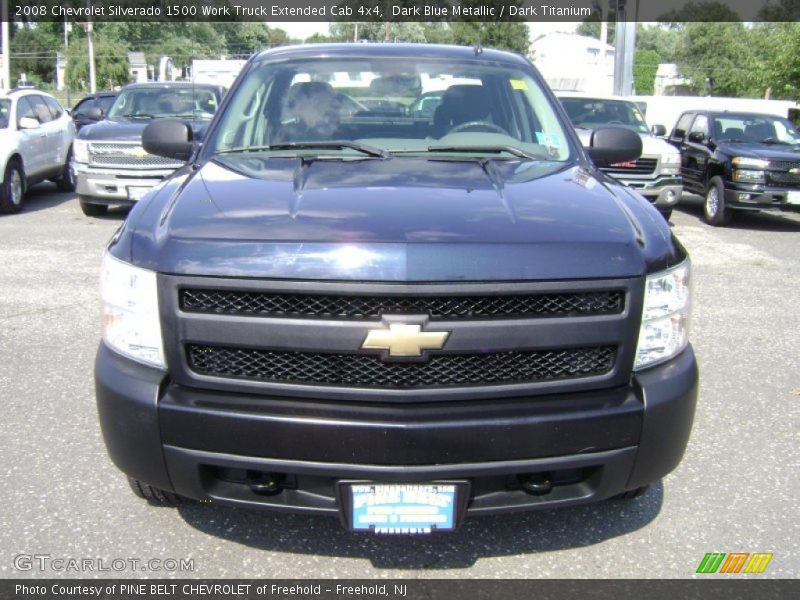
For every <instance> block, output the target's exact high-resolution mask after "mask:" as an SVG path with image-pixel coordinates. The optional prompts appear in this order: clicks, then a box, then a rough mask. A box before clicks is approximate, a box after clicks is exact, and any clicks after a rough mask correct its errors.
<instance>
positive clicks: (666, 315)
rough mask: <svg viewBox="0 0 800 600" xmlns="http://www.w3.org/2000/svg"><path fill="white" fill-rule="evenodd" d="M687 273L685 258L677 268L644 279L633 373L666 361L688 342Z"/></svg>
mask: <svg viewBox="0 0 800 600" xmlns="http://www.w3.org/2000/svg"><path fill="white" fill-rule="evenodd" d="M690 270H691V264H690V262H689V259H688V258H687V259H686V260H685V261H683V262H682V263H681V264H680V265H678V266H677V267H673V268H671V269H668V270H666V271H662V272H661V273H655V274H653V275H649V276H648V277H647V282H646V283H645V292H644V311H643V312H642V326H641V328H640V329H639V345H638V347H637V348H636V362H635V363H634V366H633V368H634V369H635V370H641V369H644V368H647V367H651V366H653V365H655V364H658V363H660V362H664V361H665V360H669V359H670V358H672V357H674V356H676V355H677V354H679V353H680V352H681V351H682V350H683V349H684V348H686V345H687V344H688V343H689V312H690V309H691V289H690V285H689V283H690V281H689V275H690Z"/></svg>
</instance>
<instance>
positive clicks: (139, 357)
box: [100, 252, 166, 369]
mask: <svg viewBox="0 0 800 600" xmlns="http://www.w3.org/2000/svg"><path fill="white" fill-rule="evenodd" d="M100 297H101V298H102V301H103V340H104V341H105V343H106V344H107V345H108V347H109V348H112V349H113V350H115V351H117V352H119V353H120V354H122V355H124V356H127V357H128V358H132V359H133V360H135V361H138V362H141V363H144V364H146V365H150V366H152V367H158V368H160V369H164V368H166V362H165V360H164V347H163V343H162V341H161V321H160V320H159V314H158V292H157V286H156V274H155V273H154V272H153V271H148V270H147V269H140V268H139V267H134V266H133V265H130V264H128V263H126V262H122V261H121V260H118V259H116V258H114V257H113V256H111V255H110V254H109V253H108V252H106V253H105V255H104V256H103V265H102V267H101V270H100Z"/></svg>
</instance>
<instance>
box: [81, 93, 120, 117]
mask: <svg viewBox="0 0 800 600" xmlns="http://www.w3.org/2000/svg"><path fill="white" fill-rule="evenodd" d="M114 100H116V97H115V96H101V97H100V98H98V99H97V107H98V108H99V109H100V110H102V111H103V114H104V115H107V114H108V110H109V109H110V108H111V105H112V104H114ZM86 110H89V108H87V109H86Z"/></svg>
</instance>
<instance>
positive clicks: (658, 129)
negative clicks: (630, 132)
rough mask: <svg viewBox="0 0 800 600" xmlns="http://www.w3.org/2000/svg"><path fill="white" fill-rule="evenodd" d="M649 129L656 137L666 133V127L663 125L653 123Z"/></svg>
mask: <svg viewBox="0 0 800 600" xmlns="http://www.w3.org/2000/svg"><path fill="white" fill-rule="evenodd" d="M650 131H652V132H653V135H654V136H656V137H662V136H665V135H667V128H666V127H664V126H663V125H653V126H652V127H651V128H650Z"/></svg>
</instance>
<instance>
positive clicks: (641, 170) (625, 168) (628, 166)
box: [603, 158, 658, 175]
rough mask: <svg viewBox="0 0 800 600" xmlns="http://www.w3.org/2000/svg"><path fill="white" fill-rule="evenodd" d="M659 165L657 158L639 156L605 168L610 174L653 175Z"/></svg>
mask: <svg viewBox="0 0 800 600" xmlns="http://www.w3.org/2000/svg"><path fill="white" fill-rule="evenodd" d="M657 166H658V159H657V158H638V159H636V160H632V161H630V162H624V163H617V164H614V165H611V166H609V167H605V168H603V171H605V172H606V173H608V174H609V175H651V174H652V173H654V172H655V170H656V167H657Z"/></svg>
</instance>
